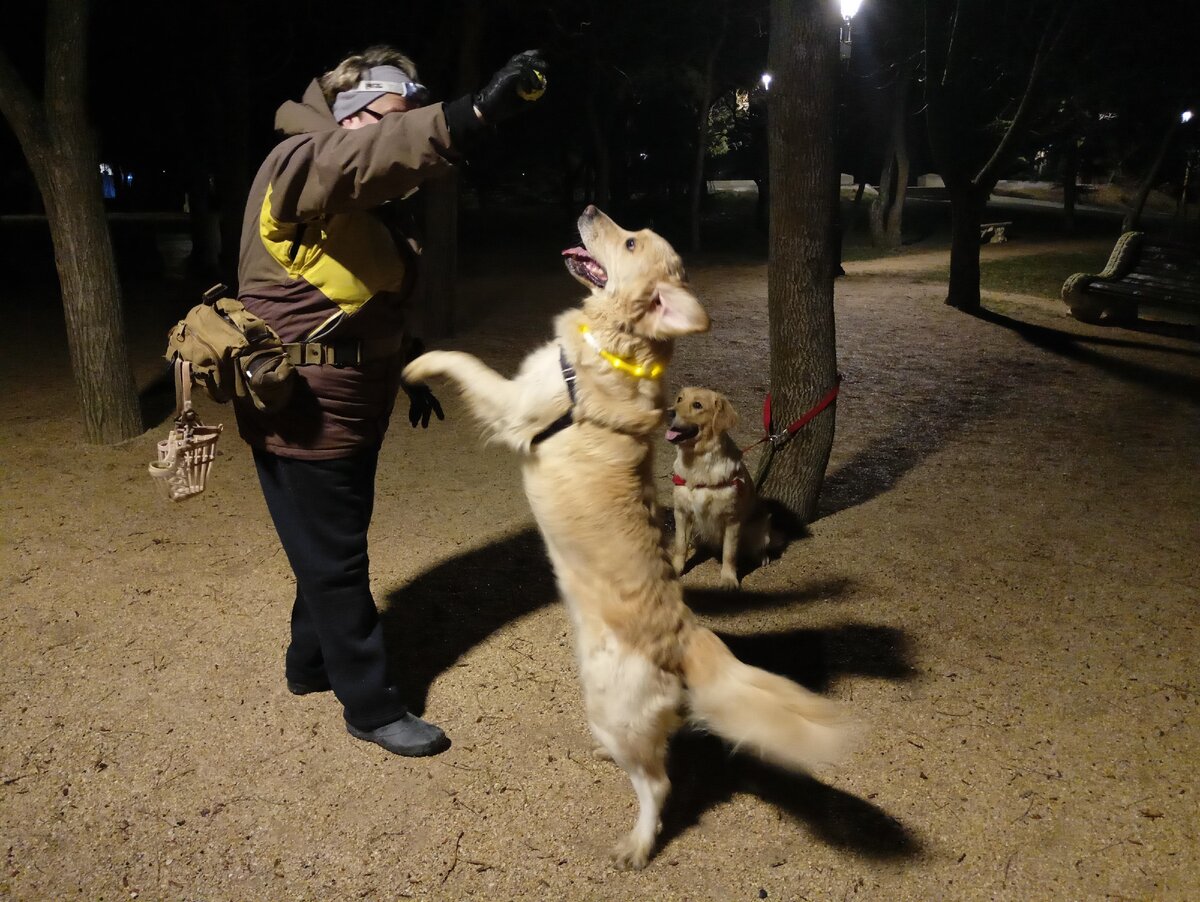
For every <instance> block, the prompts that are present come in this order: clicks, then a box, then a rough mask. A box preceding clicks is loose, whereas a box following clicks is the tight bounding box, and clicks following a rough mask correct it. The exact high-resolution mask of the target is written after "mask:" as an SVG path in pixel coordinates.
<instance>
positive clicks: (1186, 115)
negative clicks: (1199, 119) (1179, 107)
mask: <svg viewBox="0 0 1200 902" xmlns="http://www.w3.org/2000/svg"><path fill="white" fill-rule="evenodd" d="M1179 121H1180V122H1181V123H1183V124H1184V125H1187V124H1188V123H1189V122H1191V121H1192V111H1191V110H1184V111H1183V112H1182V113H1180V114H1179Z"/></svg>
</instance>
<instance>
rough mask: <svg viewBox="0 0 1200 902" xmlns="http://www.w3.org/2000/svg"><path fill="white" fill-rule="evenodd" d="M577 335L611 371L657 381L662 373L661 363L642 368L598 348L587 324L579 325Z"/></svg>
mask: <svg viewBox="0 0 1200 902" xmlns="http://www.w3.org/2000/svg"><path fill="white" fill-rule="evenodd" d="M579 334H580V335H582V336H583V340H584V341H586V342H587V343H588V344H590V345H591V346H592V347H593V348H594V349H595V350H596V353H597V354H599V355H600V356H601V357H603V358H604V359H605V360H607V361H608V362H609V364H610V365H611V366H612V368H613V369H617V370H620V371H621V372H623V373H628V374H629V375H631V376H636V377H637V378H638V379H657V378H658V377H659V376H661V375H662V373H663V365H662V364H661V363H651V364H648V365H646V366H643V365H642V364H640V363H631V362H630V361H628V360H626V359H625V358H624V357H618V356H617V355H616V354H614V353H613V352H612V351H606V350H604V348H602V347H600V342H598V341H597V340H596V336H595V335H593V334H592V330H591V329H590V328H588V325H587V323H580V324H579Z"/></svg>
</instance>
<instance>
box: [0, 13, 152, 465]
mask: <svg viewBox="0 0 1200 902" xmlns="http://www.w3.org/2000/svg"><path fill="white" fill-rule="evenodd" d="M88 13H89V10H88V3H87V2H86V0H49V3H48V4H47V7H46V43H45V48H46V49H45V54H46V57H45V88H44V97H43V98H42V99H41V100H39V99H38V98H37V97H35V96H34V94H33V92H32V91H31V90H30V89H29V88H28V86H27V85H26V84H25V82H24V80H23V79H22V78H21V76H20V74H19V73H18V72H17V70H16V68H15V67H14V66H13V64H12V62H11V61H10V60H9V58H8V56H7V55H6V54H5V53H4V52H3V51H0V112H3V114H4V117H5V118H6V119H7V120H8V122H9V124H10V125H11V126H12V129H13V131H14V132H15V133H16V136H17V140H18V141H19V142H20V144H21V149H22V151H23V152H24V154H25V158H26V160H28V162H29V168H30V169H31V170H32V171H33V176H34V179H35V181H36V182H37V185H38V188H39V190H40V191H41V194H42V200H43V202H44V203H45V206H46V218H47V221H48V223H49V226H50V236H51V239H52V241H53V244H54V258H55V264H56V265H57V267H58V278H59V284H60V286H61V289H62V297H63V308H64V310H65V312H66V322H67V343H68V346H69V348H70V353H71V366H72V368H73V371H74V374H75V383H76V386H77V387H78V390H79V400H80V406H81V408H82V411H83V420H84V430H85V434H86V436H87V439H88V441H90V442H93V443H103V444H112V443H116V442H120V441H124V440H126V439H129V438H132V437H134V436H135V435H138V434H139V433H140V432H141V431H142V424H141V417H140V414H139V411H138V401H137V390H136V387H135V384H134V380H133V371H132V369H131V368H130V364H129V353H128V350H127V346H126V342H125V329H124V321H123V315H122V306H121V290H120V285H119V283H118V281H117V272H116V263H115V261H114V258H113V251H112V241H111V238H110V236H109V233H108V223H107V220H106V218H105V211H104V202H103V199H102V197H101V193H100V191H101V189H100V178H99V173H100V169H99V161H98V159H97V156H96V144H95V139H94V137H93V135H92V131H91V128H90V127H89V125H88V122H87V112H86V109H85V98H86V96H87V85H86V78H87V25H88V19H89V15H88Z"/></svg>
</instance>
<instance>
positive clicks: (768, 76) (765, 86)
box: [759, 72, 772, 91]
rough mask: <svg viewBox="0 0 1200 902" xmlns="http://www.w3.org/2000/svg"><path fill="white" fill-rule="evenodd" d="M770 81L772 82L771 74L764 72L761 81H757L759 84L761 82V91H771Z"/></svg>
mask: <svg viewBox="0 0 1200 902" xmlns="http://www.w3.org/2000/svg"><path fill="white" fill-rule="evenodd" d="M771 80H772V79H771V73H770V72H764V73H763V74H762V78H761V79H759V81H761V82H762V86H763V90H764V91H769V90H771Z"/></svg>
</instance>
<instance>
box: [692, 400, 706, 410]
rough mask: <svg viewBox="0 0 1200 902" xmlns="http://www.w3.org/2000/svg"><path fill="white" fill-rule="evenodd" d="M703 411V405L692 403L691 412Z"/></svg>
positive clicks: (696, 402) (697, 402)
mask: <svg viewBox="0 0 1200 902" xmlns="http://www.w3.org/2000/svg"><path fill="white" fill-rule="evenodd" d="M703 409H704V405H703V404H701V403H700V402H699V401H693V402H692V410H703Z"/></svg>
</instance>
